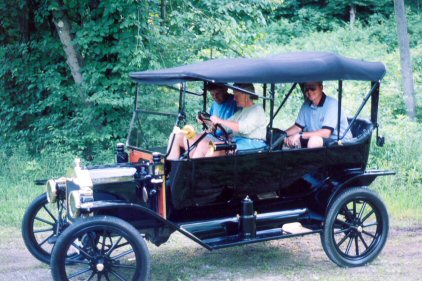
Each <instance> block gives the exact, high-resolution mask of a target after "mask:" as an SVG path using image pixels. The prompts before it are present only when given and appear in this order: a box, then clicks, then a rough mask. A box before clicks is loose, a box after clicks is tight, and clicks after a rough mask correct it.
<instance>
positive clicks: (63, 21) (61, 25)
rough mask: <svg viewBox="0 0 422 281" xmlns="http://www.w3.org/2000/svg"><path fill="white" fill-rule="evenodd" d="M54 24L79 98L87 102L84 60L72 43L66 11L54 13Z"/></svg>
mask: <svg viewBox="0 0 422 281" xmlns="http://www.w3.org/2000/svg"><path fill="white" fill-rule="evenodd" d="M53 22H54V25H55V27H56V30H57V33H58V34H59V38H60V41H61V42H62V45H63V50H64V52H65V54H66V57H67V58H66V63H67V64H68V65H69V68H70V71H71V73H72V77H73V80H74V81H75V84H76V86H77V88H78V92H79V96H80V97H81V99H82V101H84V102H86V95H85V92H84V89H83V86H84V85H83V84H84V79H83V75H82V71H81V67H82V65H83V59H82V56H81V54H80V53H79V52H78V50H77V48H76V46H75V45H74V44H73V43H72V36H71V26H70V21H69V18H68V16H67V14H66V12H65V11H54V12H53Z"/></svg>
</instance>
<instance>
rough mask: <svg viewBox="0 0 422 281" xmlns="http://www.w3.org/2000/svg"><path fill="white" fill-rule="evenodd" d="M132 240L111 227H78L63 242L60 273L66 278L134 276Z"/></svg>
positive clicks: (135, 256) (131, 277)
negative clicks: (64, 257)
mask: <svg viewBox="0 0 422 281" xmlns="http://www.w3.org/2000/svg"><path fill="white" fill-rule="evenodd" d="M133 243H134V242H132V241H130V239H129V238H128V236H127V235H126V233H125V232H123V231H121V230H119V229H115V228H107V229H104V228H100V227H90V228H89V229H83V230H80V231H78V232H77V233H76V234H75V235H73V236H72V238H71V239H69V240H68V241H67V243H66V249H67V250H66V254H67V256H68V258H67V259H66V261H65V262H64V263H62V266H64V273H65V275H66V277H67V279H68V280H87V281H89V280H120V281H123V280H137V276H138V275H139V271H140V268H139V266H137V265H138V264H139V262H137V261H139V260H140V257H139V254H138V253H137V251H134V247H133ZM69 256H72V257H70V258H69Z"/></svg>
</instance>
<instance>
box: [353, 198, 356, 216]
mask: <svg viewBox="0 0 422 281" xmlns="http://www.w3.org/2000/svg"><path fill="white" fill-rule="evenodd" d="M353 217H354V218H356V201H355V200H353Z"/></svg>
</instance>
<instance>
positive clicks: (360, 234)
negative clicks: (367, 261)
mask: <svg viewBox="0 0 422 281" xmlns="http://www.w3.org/2000/svg"><path fill="white" fill-rule="evenodd" d="M383 228H384V225H383V221H382V219H381V214H380V210H379V209H378V208H377V207H376V205H375V204H374V203H372V202H370V201H367V200H365V199H354V200H351V201H348V202H347V203H345V204H343V205H342V206H341V208H340V209H339V212H338V214H337V216H336V218H335V220H334V222H333V227H332V237H333V242H334V245H335V248H336V250H337V251H338V252H339V253H340V254H341V255H342V256H343V257H344V258H347V259H350V260H361V259H364V258H365V257H367V256H368V255H370V254H371V253H372V252H373V251H374V250H375V249H376V248H377V246H378V245H379V242H380V241H381V237H382V232H383Z"/></svg>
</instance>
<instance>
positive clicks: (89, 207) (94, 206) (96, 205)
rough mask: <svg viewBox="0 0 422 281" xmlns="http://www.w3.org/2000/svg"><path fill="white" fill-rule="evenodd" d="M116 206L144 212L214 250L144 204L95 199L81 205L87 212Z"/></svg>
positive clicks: (83, 210)
mask: <svg viewBox="0 0 422 281" xmlns="http://www.w3.org/2000/svg"><path fill="white" fill-rule="evenodd" d="M115 208H128V209H132V210H134V211H137V212H142V213H143V214H145V215H147V216H149V217H151V218H153V219H155V220H157V221H158V222H161V223H163V224H164V225H165V226H166V227H168V228H170V229H171V230H175V231H178V232H180V233H182V234H183V235H185V236H186V237H188V238H190V239H191V240H193V241H195V242H196V243H198V244H200V245H201V246H203V247H204V248H206V249H208V250H212V248H211V247H210V246H208V245H207V244H205V243H203V242H202V241H201V240H200V239H199V238H198V237H196V236H195V235H193V234H192V233H190V232H189V231H186V230H185V229H183V228H181V227H179V225H177V224H175V223H173V222H171V221H169V220H167V219H165V218H163V217H161V216H160V215H159V214H157V213H156V212H154V211H153V210H151V209H148V208H147V207H145V206H142V205H138V204H134V203H128V202H125V201H94V202H87V203H82V204H81V207H80V209H81V212H86V213H90V212H93V211H97V210H105V209H115Z"/></svg>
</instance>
